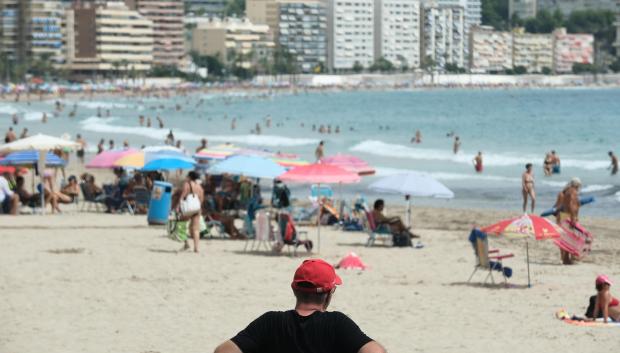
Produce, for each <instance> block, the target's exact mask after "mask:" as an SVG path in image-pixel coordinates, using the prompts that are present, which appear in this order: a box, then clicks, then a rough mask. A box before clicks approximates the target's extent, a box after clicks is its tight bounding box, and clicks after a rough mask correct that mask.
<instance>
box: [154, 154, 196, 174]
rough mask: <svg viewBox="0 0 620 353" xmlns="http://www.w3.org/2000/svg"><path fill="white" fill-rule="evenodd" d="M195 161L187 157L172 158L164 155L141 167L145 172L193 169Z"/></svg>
mask: <svg viewBox="0 0 620 353" xmlns="http://www.w3.org/2000/svg"><path fill="white" fill-rule="evenodd" d="M195 165H196V162H195V161H193V160H191V161H190V160H187V158H172V157H165V158H159V159H154V160H152V161H150V162H148V163H146V164H145V165H144V167H143V168H142V170H143V171H145V172H154V171H162V170H163V171H170V170H179V169H194V166H195Z"/></svg>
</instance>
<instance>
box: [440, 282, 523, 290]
mask: <svg viewBox="0 0 620 353" xmlns="http://www.w3.org/2000/svg"><path fill="white" fill-rule="evenodd" d="M445 285H447V286H452V287H455V286H465V287H472V288H486V289H495V290H498V289H528V286H527V284H513V283H508V284H505V283H495V284H494V283H480V282H452V283H448V284H445Z"/></svg>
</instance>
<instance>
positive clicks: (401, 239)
mask: <svg viewBox="0 0 620 353" xmlns="http://www.w3.org/2000/svg"><path fill="white" fill-rule="evenodd" d="M392 244H393V245H394V246H395V247H399V248H404V247H408V246H413V244H412V243H411V238H410V237H409V234H406V233H405V234H394V235H392Z"/></svg>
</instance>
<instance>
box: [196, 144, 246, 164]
mask: <svg viewBox="0 0 620 353" xmlns="http://www.w3.org/2000/svg"><path fill="white" fill-rule="evenodd" d="M239 150H241V148H240V147H237V146H235V145H228V144H224V145H218V146H215V147H213V148H203V149H202V150H200V151H198V152H197V153H196V154H194V155H193V157H194V159H196V160H223V159H226V158H228V157H230V156H232V155H234V154H235V152H237V151H239Z"/></svg>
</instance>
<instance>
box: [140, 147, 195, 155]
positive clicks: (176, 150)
mask: <svg viewBox="0 0 620 353" xmlns="http://www.w3.org/2000/svg"><path fill="white" fill-rule="evenodd" d="M142 152H144V153H165V152H172V153H181V154H185V153H184V152H183V150H182V149H180V148H177V147H174V146H170V145H162V146H147V147H144V148H143V149H142Z"/></svg>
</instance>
